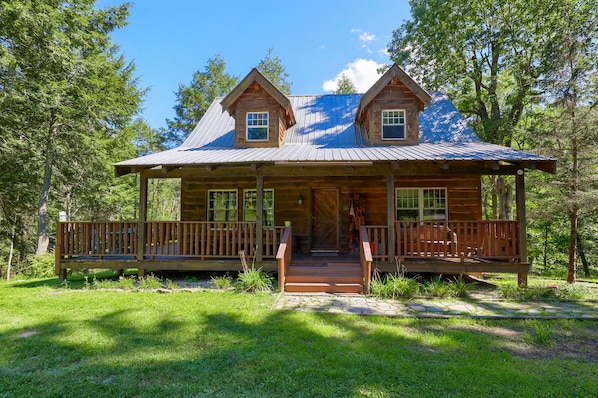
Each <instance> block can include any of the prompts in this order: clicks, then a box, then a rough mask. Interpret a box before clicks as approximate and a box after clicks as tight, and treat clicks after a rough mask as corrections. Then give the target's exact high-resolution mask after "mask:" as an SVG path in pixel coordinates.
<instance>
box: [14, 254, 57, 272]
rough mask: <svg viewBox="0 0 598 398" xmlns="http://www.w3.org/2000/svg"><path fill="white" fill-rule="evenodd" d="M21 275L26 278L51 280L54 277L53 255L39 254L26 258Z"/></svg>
mask: <svg viewBox="0 0 598 398" xmlns="http://www.w3.org/2000/svg"><path fill="white" fill-rule="evenodd" d="M21 274H22V275H24V276H26V277H28V278H51V277H53V276H54V254H51V253H48V254H40V255H32V256H28V257H27V262H26V264H25V267H24V268H23V269H22V270H21Z"/></svg>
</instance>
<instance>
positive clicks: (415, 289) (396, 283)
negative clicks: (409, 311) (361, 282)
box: [370, 272, 420, 298]
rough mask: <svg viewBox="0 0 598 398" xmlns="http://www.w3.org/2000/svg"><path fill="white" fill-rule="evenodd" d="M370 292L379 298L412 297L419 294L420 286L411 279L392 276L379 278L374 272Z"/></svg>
mask: <svg viewBox="0 0 598 398" xmlns="http://www.w3.org/2000/svg"><path fill="white" fill-rule="evenodd" d="M370 291H371V293H372V294H373V295H375V296H378V297H380V298H397V297H414V296H417V295H419V293H420V284H419V283H418V282H417V280H415V279H413V278H405V277H402V276H397V275H392V274H389V275H386V276H385V277H381V276H380V275H379V273H378V272H375V273H374V277H373V278H372V282H371V284H370Z"/></svg>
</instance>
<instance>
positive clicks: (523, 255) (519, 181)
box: [515, 170, 528, 287]
mask: <svg viewBox="0 0 598 398" xmlns="http://www.w3.org/2000/svg"><path fill="white" fill-rule="evenodd" d="M520 173H521V174H520ZM515 196H516V201H517V222H518V225H519V242H518V244H519V246H518V248H519V261H520V262H522V263H527V261H528V259H527V219H526V215H525V177H524V172H523V170H517V175H516V176H515ZM517 281H518V283H519V287H527V272H525V273H519V274H517Z"/></svg>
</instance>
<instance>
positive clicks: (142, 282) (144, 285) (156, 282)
mask: <svg viewBox="0 0 598 398" xmlns="http://www.w3.org/2000/svg"><path fill="white" fill-rule="evenodd" d="M138 287H139V289H150V290H151V289H160V288H161V287H162V281H161V280H160V278H158V277H157V276H154V275H153V274H152V275H148V276H146V277H145V278H139V283H138Z"/></svg>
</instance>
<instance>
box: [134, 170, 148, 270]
mask: <svg viewBox="0 0 598 398" xmlns="http://www.w3.org/2000/svg"><path fill="white" fill-rule="evenodd" d="M147 180H148V176H147V174H146V173H140V174H139V219H138V220H137V259H138V260H140V261H141V260H143V258H144V255H145V222H146V221H147Z"/></svg>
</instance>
